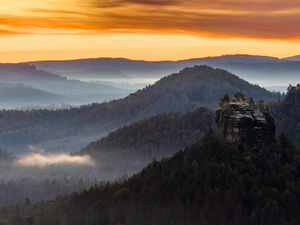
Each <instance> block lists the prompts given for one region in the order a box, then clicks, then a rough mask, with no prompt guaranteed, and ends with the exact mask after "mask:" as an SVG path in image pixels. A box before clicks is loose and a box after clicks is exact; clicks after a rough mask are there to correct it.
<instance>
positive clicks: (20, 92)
mask: <svg viewBox="0 0 300 225" xmlns="http://www.w3.org/2000/svg"><path fill="white" fill-rule="evenodd" d="M67 102H68V98H67V97H64V96H61V95H56V94H52V93H49V92H45V91H42V90H40V89H36V88H33V87H30V86H25V85H22V84H3V83H0V108H1V109H11V108H22V107H28V106H45V105H51V104H58V105H59V104H64V103H67Z"/></svg>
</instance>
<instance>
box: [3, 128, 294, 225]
mask: <svg viewBox="0 0 300 225" xmlns="http://www.w3.org/2000/svg"><path fill="white" fill-rule="evenodd" d="M299 156H300V155H299V151H297V150H296V149H295V148H294V147H293V146H292V145H291V144H290V143H289V141H288V140H287V139H286V138H285V137H284V136H282V137H281V138H280V140H279V141H277V142H274V143H273V144H271V145H269V146H265V147H264V148H263V149H261V153H255V152H253V151H249V150H247V149H245V148H241V147H238V146H237V145H236V144H235V143H232V142H225V141H223V140H220V139H219V138H218V137H217V136H216V135H215V134H213V133H211V132H210V133H208V134H207V135H206V136H205V137H204V138H203V139H202V141H201V142H197V143H195V144H194V145H192V146H190V147H188V148H186V149H185V150H184V151H182V152H180V153H178V154H176V155H175V156H173V157H172V158H170V159H165V160H162V161H161V162H157V161H154V162H153V163H151V164H150V165H149V166H148V167H146V168H145V169H144V170H143V171H141V172H140V173H138V174H136V175H134V176H133V177H131V178H129V179H127V180H125V181H122V182H119V183H107V184H103V185H100V186H98V187H93V188H91V189H90V190H88V191H84V192H82V193H79V194H73V195H71V196H68V197H62V198H59V199H57V200H55V201H51V202H48V203H44V202H43V203H40V204H38V205H34V206H31V205H28V204H27V205H24V206H23V207H21V208H20V207H19V206H17V207H14V208H12V207H11V208H9V209H10V210H7V209H4V210H2V211H1V213H0V218H1V219H2V221H3V223H4V224H7V225H16V224H22V225H24V224H30V221H33V220H34V219H35V218H39V222H38V223H37V224H38V225H48V224H56V225H63V224H64V225H91V224H105V225H110V224H112V225H113V224H131V225H140V224H143V225H158V224H164V225H165V224H170V225H189V224H196V225H198V224H199V225H202V224H206V225H240V224H245V225H259V224H261V225H281V224H287V225H293V224H299V222H300V217H299V212H300V205H299V201H300V198H299V196H300V183H299V178H300V175H299V174H300V171H299V166H298V165H299V163H300V158H299Z"/></svg>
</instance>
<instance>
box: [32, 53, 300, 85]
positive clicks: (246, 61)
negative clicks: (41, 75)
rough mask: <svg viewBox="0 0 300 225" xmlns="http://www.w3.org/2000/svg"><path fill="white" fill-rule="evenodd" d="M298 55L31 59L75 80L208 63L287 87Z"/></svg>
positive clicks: (153, 74)
mask: <svg viewBox="0 0 300 225" xmlns="http://www.w3.org/2000/svg"><path fill="white" fill-rule="evenodd" d="M295 59H297V57H291V58H286V59H278V58H274V57H268V56H252V55H224V56H218V57H206V58H195V59H187V60H179V61H142V60H129V59H123V58H96V59H78V60H67V61H41V62H30V64H32V65H35V66H36V67H37V68H40V69H43V70H46V71H50V72H53V73H58V74H62V75H64V76H66V77H69V78H76V79H82V80H86V79H96V80H109V79H121V80H128V79H146V78H148V79H154V80H155V79H156V80H157V79H159V78H161V77H162V75H163V74H170V73H174V72H176V71H179V70H182V69H183V68H185V67H192V66H195V65H208V66H212V67H215V68H223V69H226V70H228V71H230V72H232V73H234V74H236V75H238V76H239V77H241V78H243V79H246V80H248V81H250V82H252V83H257V84H259V85H261V86H262V85H263V86H266V87H267V86H278V85H281V86H282V85H284V86H288V84H289V83H287V82H290V83H296V82H297V81H298V80H299V78H298V77H299V72H298V71H299V69H300V62H299V60H295Z"/></svg>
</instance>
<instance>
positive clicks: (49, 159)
mask: <svg viewBox="0 0 300 225" xmlns="http://www.w3.org/2000/svg"><path fill="white" fill-rule="evenodd" d="M15 163H16V164H17V165H20V166H25V167H34V166H37V167H46V166H51V165H60V164H72V165H81V166H94V162H93V160H92V159H91V157H90V156H88V155H84V156H77V155H74V156H72V155H68V154H65V153H60V154H45V153H37V152H31V153H28V154H26V155H23V156H21V157H19V158H18V159H16V160H15Z"/></svg>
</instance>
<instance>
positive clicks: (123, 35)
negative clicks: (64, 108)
mask: <svg viewBox="0 0 300 225" xmlns="http://www.w3.org/2000/svg"><path fill="white" fill-rule="evenodd" d="M0 5H1V6H0V61H1V62H18V61H27V60H38V59H66V58H83V57H102V56H106V57H127V58H133V59H148V60H161V59H183V58H192V57H202V56H208V55H210V56H213V55H222V54H236V53H245V54H259V55H272V56H277V57H285V56H289V55H296V54H300V28H299V23H300V1H299V0H285V1H282V0H250V1H245V0H189V1H182V0H26V1H19V0H18V1H17V0H0Z"/></svg>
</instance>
